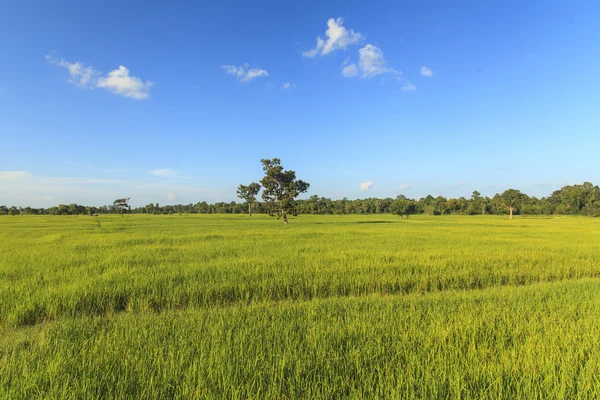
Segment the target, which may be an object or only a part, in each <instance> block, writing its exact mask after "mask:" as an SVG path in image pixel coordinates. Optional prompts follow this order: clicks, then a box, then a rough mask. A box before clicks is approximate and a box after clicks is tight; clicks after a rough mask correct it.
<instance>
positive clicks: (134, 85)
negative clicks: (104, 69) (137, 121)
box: [46, 54, 154, 100]
mask: <svg viewBox="0 0 600 400" xmlns="http://www.w3.org/2000/svg"><path fill="white" fill-rule="evenodd" d="M46 60H48V62H49V63H50V64H52V65H56V66H59V67H63V68H66V69H67V70H68V71H69V75H70V76H71V78H70V79H69V80H68V81H69V82H71V83H73V84H74V85H77V86H79V87H83V88H87V89H94V88H102V89H106V90H108V91H110V92H112V93H115V94H118V95H121V96H125V97H129V98H132V99H136V100H143V99H147V98H148V94H149V92H150V87H151V86H152V85H153V84H154V83H153V82H151V81H146V82H143V81H142V80H141V79H140V78H138V77H135V76H130V75H129V70H128V69H127V68H125V67H124V66H122V65H121V66H119V68H117V69H115V70H114V71H111V72H109V73H108V74H107V75H106V76H104V77H103V76H102V74H101V73H100V72H98V71H96V70H95V69H94V68H93V67H90V66H85V65H84V64H83V63H81V62H80V61H77V62H75V63H70V62H68V61H66V60H64V59H61V60H56V59H54V58H53V57H52V55H50V54H49V55H47V56H46Z"/></svg>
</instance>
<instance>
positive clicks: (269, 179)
mask: <svg viewBox="0 0 600 400" xmlns="http://www.w3.org/2000/svg"><path fill="white" fill-rule="evenodd" d="M260 162H261V163H262V165H263V171H264V172H265V176H264V177H263V178H262V179H261V181H260V183H261V185H262V186H263V193H262V198H263V200H264V201H265V203H266V206H267V209H268V210H269V214H272V213H274V214H275V215H277V216H278V217H282V218H283V221H284V222H285V223H286V224H287V214H288V213H292V214H294V215H295V214H296V213H297V209H296V201H295V200H296V197H298V196H299V195H300V194H302V193H305V192H306V191H308V188H309V187H310V184H309V183H307V182H304V181H302V180H300V179H296V172H295V171H292V170H288V171H286V170H284V169H283V166H282V165H281V160H279V158H273V159H272V160H271V159H262V160H260Z"/></svg>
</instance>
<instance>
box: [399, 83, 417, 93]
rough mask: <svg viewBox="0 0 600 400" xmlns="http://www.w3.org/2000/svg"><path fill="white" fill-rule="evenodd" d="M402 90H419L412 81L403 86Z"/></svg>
mask: <svg viewBox="0 0 600 400" xmlns="http://www.w3.org/2000/svg"><path fill="white" fill-rule="evenodd" d="M401 90H402V91H403V92H414V91H415V90H417V87H416V86H415V85H413V84H412V83H407V84H406V85H404V86H402V89H401Z"/></svg>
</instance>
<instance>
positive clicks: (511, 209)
mask: <svg viewBox="0 0 600 400" xmlns="http://www.w3.org/2000/svg"><path fill="white" fill-rule="evenodd" d="M508 209H509V210H510V217H508V219H512V212H513V208H512V207H509V208H508Z"/></svg>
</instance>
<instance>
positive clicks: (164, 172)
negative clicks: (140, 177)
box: [150, 168, 175, 178]
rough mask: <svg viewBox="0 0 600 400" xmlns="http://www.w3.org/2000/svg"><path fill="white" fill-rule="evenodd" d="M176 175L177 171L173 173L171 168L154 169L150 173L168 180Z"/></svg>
mask: <svg viewBox="0 0 600 400" xmlns="http://www.w3.org/2000/svg"><path fill="white" fill-rule="evenodd" d="M174 173H175V171H173V170H172V169H171V168H163V169H154V170H152V171H150V174H151V175H154V176H160V177H162V178H168V177H170V176H173V174H174Z"/></svg>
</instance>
